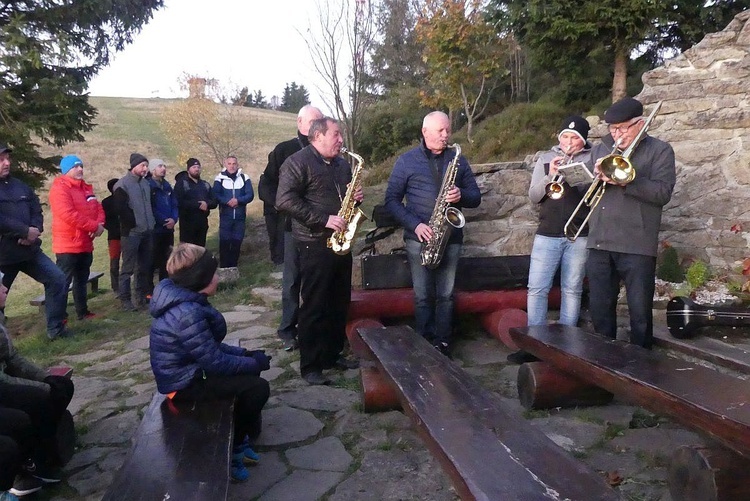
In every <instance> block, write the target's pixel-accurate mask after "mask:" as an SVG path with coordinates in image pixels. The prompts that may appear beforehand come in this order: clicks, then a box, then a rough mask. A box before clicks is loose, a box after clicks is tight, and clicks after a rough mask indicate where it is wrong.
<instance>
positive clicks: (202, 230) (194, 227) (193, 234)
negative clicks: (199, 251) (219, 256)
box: [180, 216, 208, 247]
mask: <svg viewBox="0 0 750 501" xmlns="http://www.w3.org/2000/svg"><path fill="white" fill-rule="evenodd" d="M207 233H208V219H207V218H206V219H198V220H195V219H187V220H186V219H183V218H182V216H180V242H185V243H188V244H195V245H200V246H201V247H205V246H206V234H207Z"/></svg>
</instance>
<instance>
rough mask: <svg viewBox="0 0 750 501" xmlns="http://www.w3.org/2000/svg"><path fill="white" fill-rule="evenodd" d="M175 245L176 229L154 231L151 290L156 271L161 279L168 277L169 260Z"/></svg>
mask: <svg viewBox="0 0 750 501" xmlns="http://www.w3.org/2000/svg"><path fill="white" fill-rule="evenodd" d="M173 245H174V231H166V232H154V259H153V261H152V264H151V273H149V283H148V285H150V286H151V287H150V290H151V291H152V292H153V290H154V273H155V272H158V273H159V281H161V280H164V279H165V278H167V277H168V274H167V260H168V259H169V253H170V252H172V246H173Z"/></svg>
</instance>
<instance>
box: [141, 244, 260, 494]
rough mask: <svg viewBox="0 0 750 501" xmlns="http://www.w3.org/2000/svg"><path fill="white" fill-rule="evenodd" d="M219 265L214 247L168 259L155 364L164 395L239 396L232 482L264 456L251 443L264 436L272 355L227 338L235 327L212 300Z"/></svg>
mask: <svg viewBox="0 0 750 501" xmlns="http://www.w3.org/2000/svg"><path fill="white" fill-rule="evenodd" d="M217 267H218V263H217V261H216V258H215V257H214V256H213V255H211V253H209V252H208V251H207V250H206V249H204V248H203V247H200V246H198V245H194V244H189V243H181V244H179V245H178V246H177V247H175V248H174V250H173V251H172V254H171V255H170V256H169V260H168V261H167V273H168V274H169V278H168V279H165V280H162V281H161V282H160V283H159V285H157V286H156V288H155V289H154V294H153V297H152V298H151V304H150V309H151V316H153V317H154V320H153V322H152V323H151V336H150V345H151V348H150V349H151V369H152V370H153V371H154V376H155V378H156V386H157V388H158V390H159V392H160V393H162V394H164V395H167V397H168V398H170V399H171V400H172V401H173V402H176V403H177V402H184V401H206V400H216V399H223V398H236V401H235V405H234V448H233V451H232V469H231V477H232V480H234V481H237V482H244V481H246V480H247V479H248V478H249V475H250V474H249V473H248V471H247V468H245V464H254V463H257V461H258V459H259V458H258V455H257V454H256V453H255V452H254V451H253V450H252V449H251V448H250V445H249V441H250V440H252V439H255V438H256V437H257V436H258V435H259V434H260V429H261V410H262V409H263V406H264V405H265V403H266V401H267V400H268V396H269V392H270V389H269V385H268V381H266V380H265V379H263V378H261V377H260V373H261V372H262V371H264V370H267V369H268V368H269V363H270V359H271V357H269V356H268V355H266V354H265V352H264V351H263V350H252V351H248V350H246V349H244V348H240V347H238V346H230V345H228V344H224V343H222V340H223V339H224V337H225V336H226V334H227V324H226V321H225V320H224V317H223V316H222V315H221V313H220V312H219V311H218V310H216V309H215V308H214V307H213V306H211V304H210V303H209V302H208V296H211V295H213V294H215V293H216V288H217V286H218V283H219V278H218V276H217V275H216V269H217Z"/></svg>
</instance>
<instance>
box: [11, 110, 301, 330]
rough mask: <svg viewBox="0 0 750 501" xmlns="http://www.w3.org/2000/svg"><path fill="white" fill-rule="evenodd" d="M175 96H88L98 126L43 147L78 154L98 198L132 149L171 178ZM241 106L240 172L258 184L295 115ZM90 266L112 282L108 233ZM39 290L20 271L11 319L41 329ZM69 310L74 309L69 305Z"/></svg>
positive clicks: (253, 211)
mask: <svg viewBox="0 0 750 501" xmlns="http://www.w3.org/2000/svg"><path fill="white" fill-rule="evenodd" d="M174 102H175V101H174V100H171V99H129V98H111V97H92V98H91V103H92V104H93V105H94V106H95V107H96V108H97V109H98V110H99V115H98V117H97V120H96V122H97V126H96V127H95V128H94V130H93V131H91V132H90V133H88V134H86V138H85V141H84V142H81V143H73V144H69V145H67V146H66V147H65V148H63V149H62V150H60V151H55V150H49V149H48V150H45V153H48V154H54V153H58V154H61V155H67V154H75V155H78V156H80V157H81V159H82V160H83V162H84V165H85V167H86V169H85V172H84V175H85V178H86V180H87V181H88V182H89V183H92V184H93V185H94V190H95V192H96V194H97V195H98V197H99V198H100V199H102V198H104V197H105V196H107V195H108V194H109V193H108V191H107V180H109V179H111V178H113V177H121V176H122V175H123V174H124V173H125V172H126V171H127V168H128V161H129V158H130V154H131V153H132V152H134V151H137V152H139V153H142V154H143V155H145V156H146V157H148V158H162V159H164V160H165V162H166V163H167V165H168V168H169V171H168V173H167V178H168V179H173V178H174V175H175V174H176V173H177V172H179V171H180V170H183V166H182V165H179V166H178V165H177V162H176V152H175V151H174V149H173V148H172V147H171V146H170V144H169V143H168V141H167V140H166V137H165V135H164V133H163V131H162V128H161V123H160V122H161V117H162V114H163V113H164V111H165V110H166V108H167V107H168V106H169V105H170V104H172V103H174ZM241 112H242V115H243V116H246V117H247V120H248V121H249V122H250V123H251V124H252V126H253V130H254V134H253V137H252V138H251V140H250V141H249V142H248V146H247V147H246V148H245V150H244V151H241V152H240V153H239V154H238V155H237V156H238V158H239V161H240V166H241V167H242V170H243V172H245V173H246V174H247V175H249V176H250V178H251V179H252V180H253V187H254V188H256V187H257V182H258V178H259V177H260V174H261V172H262V171H263V169H264V168H265V166H266V163H267V161H268V153H269V152H270V151H271V150H272V149H273V147H274V146H275V145H276V144H277V143H279V142H280V141H283V140H286V139H289V138H291V137H293V136H294V134H295V132H296V116H295V115H294V114H291V113H282V112H277V111H270V110H258V109H252V108H243V109H242V110H241ZM204 164H205V166H204V171H203V177H204V178H205V179H207V180H212V179H213V177H214V176H215V175H216V174H217V173H218V169H212V168H211V167H209V166H208V164H207V162H204ZM50 182H51V179H50V180H49V181H48V183H47V184H46V185H45V187H44V188H42V189H41V190H39V192H38V194H39V198H40V200H41V202H42V204H43V206H44V208H45V218H44V224H45V229H46V231H45V234H44V235H43V236H42V240H43V249H44V251H45V252H46V253H47V255H48V256H50V257H51V258H52V259H53V260H54V255H53V254H52V253H51V233H50V228H51V222H52V221H51V216H50V213H49V208H48V204H47V202H48V192H47V190H48V187H49V184H50ZM262 213H263V204H262V202H261V201H260V200H259V199H257V198H256V200H254V201H253V202H252V203H251V204H250V205H249V207H248V214H249V215H250V216H251V217H252V218H260V217H262ZM212 217H213V220H212V221H211V222H210V225H211V226H210V229H209V238H210V236H211V235H212V234H213V233H216V231H217V229H218V214H217V211H213V214H212ZM209 246H210V244H209ZM212 250H214V251H218V249H212ZM92 270H95V271H103V272H105V277H104V278H103V279H102V280H101V281H100V288H101V290H108V289H109V287H110V283H109V273H108V271H109V257H108V255H107V242H106V236H102V237H100V238H98V239H97V240H96V241H95V243H94V264H93V265H92ZM42 292H43V288H42V286H41V285H40V284H38V283H36V282H34V281H33V280H31V279H30V278H28V277H27V276H25V275H19V277H18V279H17V280H16V282H15V283H14V284H13V289H12V291H11V294H10V295H9V297H8V305H7V309H6V313H7V314H8V316H9V317H11V318H12V319H14V323H15V322H20V324H21V325H23V326H24V327H25V328H23V329H22V330H26V329H29V330H33V331H41V332H43V331H44V322H43V319H42V318H41V317H40V315H38V313H37V309H36V307H32V306H30V305H29V299H31V298H32V297H34V296H36V295H39V294H41V293H42ZM97 299H98V298H97ZM95 306H96V305H92V309H94V310H95V311H96V309H95ZM102 307H104V305H102ZM70 311H71V312H72V311H73V310H72V308H71V309H70Z"/></svg>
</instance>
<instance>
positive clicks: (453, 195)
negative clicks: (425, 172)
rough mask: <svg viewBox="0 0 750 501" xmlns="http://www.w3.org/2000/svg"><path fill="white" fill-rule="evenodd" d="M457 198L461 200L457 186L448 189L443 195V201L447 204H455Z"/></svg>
mask: <svg viewBox="0 0 750 501" xmlns="http://www.w3.org/2000/svg"><path fill="white" fill-rule="evenodd" d="M459 200H461V190H460V189H459V188H458V187H457V186H454V187H453V188H451V189H450V190H448V193H447V194H446V195H445V201H446V202H448V203H449V204H455V203H456V202H458V201H459Z"/></svg>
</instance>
